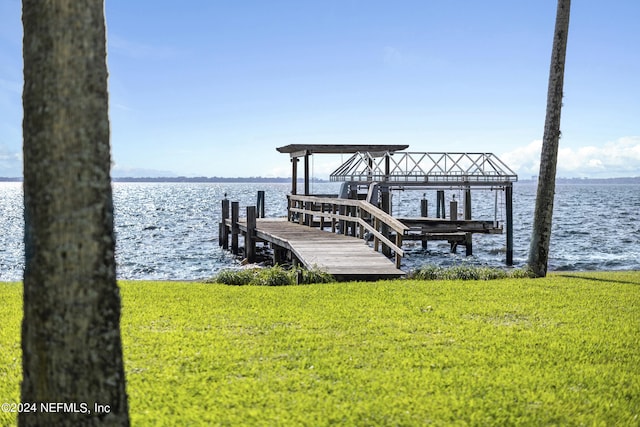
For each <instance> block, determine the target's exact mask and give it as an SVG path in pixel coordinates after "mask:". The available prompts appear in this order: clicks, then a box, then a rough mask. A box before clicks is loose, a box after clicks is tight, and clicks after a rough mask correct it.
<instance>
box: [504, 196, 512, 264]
mask: <svg viewBox="0 0 640 427" xmlns="http://www.w3.org/2000/svg"><path fill="white" fill-rule="evenodd" d="M504 193H505V202H506V209H507V265H509V266H511V265H513V185H512V184H511V183H509V185H507V186H505V188H504Z"/></svg>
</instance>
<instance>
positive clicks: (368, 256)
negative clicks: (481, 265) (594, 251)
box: [219, 144, 517, 280]
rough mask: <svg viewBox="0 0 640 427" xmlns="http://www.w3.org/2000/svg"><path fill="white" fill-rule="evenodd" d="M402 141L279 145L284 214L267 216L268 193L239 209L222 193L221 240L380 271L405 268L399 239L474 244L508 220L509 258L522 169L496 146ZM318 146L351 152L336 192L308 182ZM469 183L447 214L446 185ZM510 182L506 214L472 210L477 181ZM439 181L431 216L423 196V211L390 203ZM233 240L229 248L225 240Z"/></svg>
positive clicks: (324, 264) (495, 186)
mask: <svg viewBox="0 0 640 427" xmlns="http://www.w3.org/2000/svg"><path fill="white" fill-rule="evenodd" d="M405 148H407V146H405V145H384V146H380V145H376V146H374V145H368V146H361V145H357V146H356V145H331V144H330V145H324V144H323V145H317V144H316V145H289V146H285V147H280V148H278V151H280V152H282V153H288V154H289V155H290V158H291V163H292V181H291V194H289V195H288V196H287V198H288V203H287V216H286V218H278V219H275V218H270V219H267V218H264V194H263V195H262V197H263V198H262V201H261V199H260V195H259V197H258V202H257V204H256V206H247V207H246V216H245V217H244V218H240V208H239V205H238V202H230V201H229V200H227V199H226V198H225V200H223V201H222V221H221V222H220V230H219V239H220V246H222V247H223V248H224V249H230V250H231V251H232V252H233V253H234V254H239V237H240V236H242V237H243V238H244V248H245V249H244V251H245V257H246V258H247V259H248V261H249V262H254V260H255V254H256V243H258V242H262V243H263V244H267V245H269V246H270V247H271V250H272V252H273V262H274V264H283V263H289V262H290V263H292V264H294V265H301V266H303V267H304V268H307V269H312V268H318V269H321V270H323V271H325V272H327V273H330V274H332V275H334V276H335V277H336V278H337V279H338V280H378V279H383V278H394V277H400V276H403V275H404V272H403V271H401V270H400V264H401V259H402V257H403V256H404V250H403V248H402V243H403V241H407V240H419V241H422V244H423V247H426V245H427V242H428V241H430V240H446V241H448V242H449V243H450V244H451V251H452V252H454V251H455V250H456V248H457V247H458V245H460V244H462V245H464V246H465V247H466V254H467V255H471V254H472V252H473V249H472V248H473V239H472V236H473V234H502V233H503V230H504V229H505V228H506V234H507V239H506V240H507V241H506V251H505V252H506V264H507V265H512V263H513V231H512V228H513V214H512V190H513V189H512V183H513V182H514V181H517V175H515V173H513V171H511V169H509V168H508V167H507V166H506V165H505V164H504V163H502V162H501V161H500V160H499V159H498V158H497V157H495V156H494V155H493V154H490V153H406V152H398V151H399V150H403V149H405ZM314 153H327V154H328V153H332V154H341V153H352V154H353V155H352V157H351V158H349V159H348V160H347V161H345V162H344V163H343V164H342V165H341V166H340V167H339V168H338V169H336V171H334V172H333V173H332V174H331V180H332V181H338V182H342V183H343V184H342V188H341V190H340V193H339V194H336V195H312V194H310V192H309V182H310V177H309V170H310V168H309V157H310V155H311V154H314ZM299 158H304V180H303V182H304V194H302V195H299V194H297V185H298V168H297V165H298V161H299ZM454 188H455V189H458V190H459V191H460V192H464V201H463V203H464V205H463V218H460V219H459V218H458V201H457V200H455V197H454V200H453V201H451V202H450V206H449V216H448V218H446V216H447V215H446V212H445V201H444V198H445V194H444V189H449V190H451V189H454ZM472 188H473V189H480V190H482V189H484V190H491V191H496V210H497V205H498V203H497V192H498V191H501V192H504V195H505V199H506V201H505V205H506V216H507V217H506V221H505V222H504V223H499V222H498V221H497V220H493V221H491V220H486V219H481V220H478V219H472V209H471V189H472ZM406 189H415V190H431V189H434V190H437V203H436V204H437V209H436V217H435V218H432V217H428V215H427V210H428V209H427V201H426V200H425V199H423V200H422V206H421V216H420V217H412V218H396V217H393V216H392V215H391V214H390V212H392V209H391V192H392V191H395V190H401V191H405V190H406ZM229 240H231V248H229Z"/></svg>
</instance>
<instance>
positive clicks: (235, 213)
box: [231, 202, 240, 255]
mask: <svg viewBox="0 0 640 427" xmlns="http://www.w3.org/2000/svg"><path fill="white" fill-rule="evenodd" d="M239 214H240V202H231V253H232V254H234V255H238V234H239V233H240V228H238V217H239Z"/></svg>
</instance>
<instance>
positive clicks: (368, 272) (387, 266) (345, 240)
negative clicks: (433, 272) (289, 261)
mask: <svg viewBox="0 0 640 427" xmlns="http://www.w3.org/2000/svg"><path fill="white" fill-rule="evenodd" d="M240 229H241V230H243V231H246V223H242V222H241V223H240ZM256 237H257V238H259V239H262V240H264V241H268V242H271V243H274V244H276V245H278V246H281V247H283V248H286V249H288V250H290V251H292V252H293V254H294V255H295V256H296V257H297V258H298V259H299V260H300V262H301V263H303V264H304V266H305V267H307V268H313V267H317V268H320V269H321V270H323V271H326V272H327V273H330V274H332V275H334V276H337V277H340V278H347V279H362V280H365V279H370V280H375V279H381V278H394V277H401V276H403V275H404V272H403V271H402V270H399V269H397V268H396V267H395V264H394V263H393V261H391V260H389V259H388V258H387V257H385V256H384V255H382V254H381V253H379V252H376V251H374V250H373V248H371V247H370V246H369V245H367V244H366V243H365V242H364V241H363V240H362V239H358V238H355V237H348V236H344V235H341V234H336V233H331V232H329V231H322V230H320V229H316V228H311V227H307V226H304V225H299V224H295V223H292V222H289V221H286V220H280V219H269V218H259V219H258V220H257V221H256Z"/></svg>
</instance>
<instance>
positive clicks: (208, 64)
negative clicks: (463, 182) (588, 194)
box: [0, 0, 640, 178]
mask: <svg viewBox="0 0 640 427" xmlns="http://www.w3.org/2000/svg"><path fill="white" fill-rule="evenodd" d="M555 11H556V1H554V0H535V1H533V0H531V1H524V0H522V1H507V0H501V1H498V0H487V1H482V2H479V1H472V0H467V1H463V0H459V1H453V0H452V1H431V0H415V1H410V0H398V1H377V0H366V1H365V0H359V1H356V0H325V1H304V0H303V1H292V0H291V1H290V0H286V1H285V0H269V1H257V0H254V1H241V0H238V1H222V0H198V1H196V0H186V1H180V2H178V1H162V0H155V1H143V0H138V1H129V0H107V1H106V18H107V28H108V66H109V73H110V77H109V88H110V120H111V144H112V157H113V162H114V168H113V175H114V176H133V175H149V176H157V175H185V176H258V175H260V176H288V175H289V174H290V171H289V161H288V158H287V157H286V156H285V155H283V154H279V153H277V152H276V150H275V148H276V147H278V146H281V145H286V144H293V143H296V144H302V143H336V144H337V143H340V144H348V143H358V144H363V143H371V144H391V143H393V144H396V143H397V144H409V145H410V147H409V151H473V152H480V151H482V152H493V153H495V154H497V155H498V156H499V157H501V158H502V159H503V160H504V161H505V162H506V163H507V164H509V166H511V167H512V168H513V169H514V170H516V171H517V172H518V173H519V174H520V175H521V177H522V178H529V177H530V176H531V175H535V174H537V169H538V162H539V152H540V146H541V139H542V132H543V127H544V115H545V107H546V93H547V81H548V72H549V60H550V54H551V43H552V37H553V26H554V20H555ZM20 15H21V3H20V1H19V0H0V176H19V175H20V174H21V171H22V156H21V147H22V135H21V126H22V106H21V91H22V58H21V49H22V47H21V42H22V26H21V17H20ZM639 20H640V2H638V1H637V0H619V1H614V2H601V1H600V2H598V1H595V0H583V1H574V2H573V4H572V16H571V24H570V31H569V42H568V49H567V64H566V72H565V99H564V108H563V113H562V114H563V117H562V134H563V137H562V139H561V142H560V155H559V166H558V175H559V176H567V177H569V176H591V177H613V176H640V84H639V82H638V76H640V48H638V46H640V27H639V26H638V24H637V23H638V21H639ZM339 161H340V158H336V157H333V158H332V157H327V158H323V157H318V159H316V160H315V161H314V174H315V175H316V176H318V177H323V176H326V175H327V174H328V173H329V172H330V171H331V170H332V169H333V168H335V167H336V166H337V163H339Z"/></svg>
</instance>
